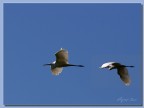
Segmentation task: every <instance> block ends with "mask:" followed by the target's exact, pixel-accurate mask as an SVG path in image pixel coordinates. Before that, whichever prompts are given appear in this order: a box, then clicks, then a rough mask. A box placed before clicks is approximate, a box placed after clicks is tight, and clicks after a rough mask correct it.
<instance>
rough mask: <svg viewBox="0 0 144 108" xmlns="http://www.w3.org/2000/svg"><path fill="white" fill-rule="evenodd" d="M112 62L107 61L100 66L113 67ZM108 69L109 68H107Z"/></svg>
mask: <svg viewBox="0 0 144 108" xmlns="http://www.w3.org/2000/svg"><path fill="white" fill-rule="evenodd" d="M113 63H115V62H107V63H104V64H103V65H102V66H101V67H100V68H106V67H108V66H109V67H113V65H112V64H113ZM109 69H110V68H109Z"/></svg>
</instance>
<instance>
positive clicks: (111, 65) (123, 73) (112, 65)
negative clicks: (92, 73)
mask: <svg viewBox="0 0 144 108" xmlns="http://www.w3.org/2000/svg"><path fill="white" fill-rule="evenodd" d="M126 67H134V66H125V65H122V64H120V63H117V62H107V63H104V64H103V65H102V66H101V67H100V68H108V69H109V70H112V69H117V73H118V75H119V76H120V78H121V80H122V81H123V82H124V83H125V85H126V86H128V85H130V83H131V79H130V76H129V74H128V70H127V68H126Z"/></svg>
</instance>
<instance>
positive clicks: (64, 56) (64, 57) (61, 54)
mask: <svg viewBox="0 0 144 108" xmlns="http://www.w3.org/2000/svg"><path fill="white" fill-rule="evenodd" d="M55 56H56V63H57V64H61V65H62V64H68V51H67V50H64V49H61V50H60V51H58V52H57V53H56V54H55Z"/></svg>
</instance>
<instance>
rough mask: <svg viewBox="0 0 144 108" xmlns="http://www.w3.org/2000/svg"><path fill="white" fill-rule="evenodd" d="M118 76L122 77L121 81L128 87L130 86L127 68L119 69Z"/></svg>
mask: <svg viewBox="0 0 144 108" xmlns="http://www.w3.org/2000/svg"><path fill="white" fill-rule="evenodd" d="M118 75H119V76H120V78H121V80H122V81H123V82H124V83H125V85H126V86H128V85H130V83H131V80H130V77H129V74H128V70H127V68H126V67H120V68H118Z"/></svg>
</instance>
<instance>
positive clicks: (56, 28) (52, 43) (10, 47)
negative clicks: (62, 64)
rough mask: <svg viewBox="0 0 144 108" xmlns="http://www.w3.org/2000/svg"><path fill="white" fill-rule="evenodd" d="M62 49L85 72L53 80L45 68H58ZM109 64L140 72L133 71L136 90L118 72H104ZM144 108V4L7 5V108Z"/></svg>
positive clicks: (70, 69) (68, 72)
mask: <svg viewBox="0 0 144 108" xmlns="http://www.w3.org/2000/svg"><path fill="white" fill-rule="evenodd" d="M61 47H62V48H65V49H67V50H68V51H69V63H74V64H82V65H84V66H85V67H84V68H80V67H67V68H64V69H63V72H62V73H61V74H60V75H59V76H53V75H52V74H51V71H50V67H43V66H42V65H43V64H45V63H50V62H53V61H54V60H55V55H54V54H55V53H56V52H57V51H58V50H59V49H60V48H61ZM109 61H115V62H120V63H122V64H125V65H134V66H135V67H134V68H128V70H129V74H130V77H131V79H132V83H131V85H130V86H128V87H127V86H125V85H124V84H123V82H122V81H121V80H120V78H119V76H118V75H117V71H116V70H111V71H109V70H107V69H99V67H100V66H101V65H102V64H103V63H105V62H109ZM120 99H123V100H124V99H127V100H128V101H123V102H121V101H120ZM132 100H133V101H132ZM141 103H142V6H141V5H140V4H5V5H4V104H6V105H140V104H141Z"/></svg>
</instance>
